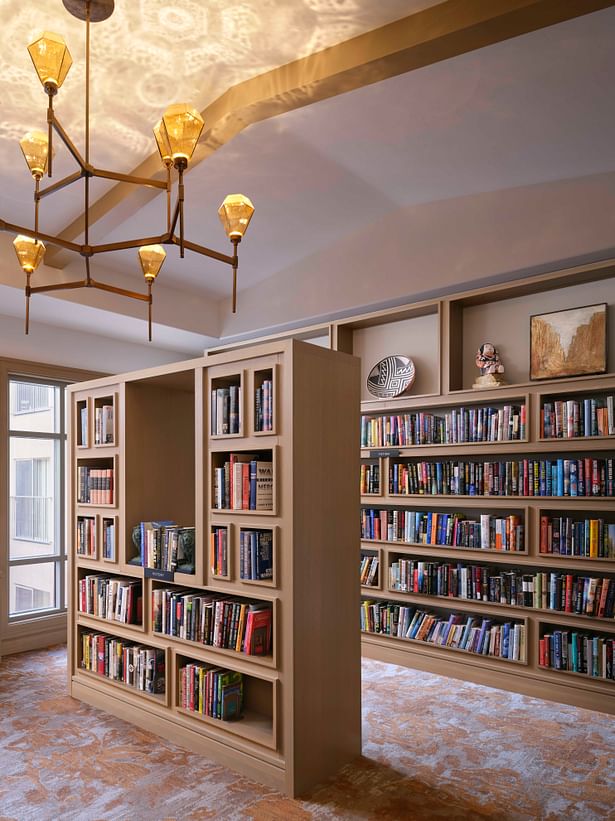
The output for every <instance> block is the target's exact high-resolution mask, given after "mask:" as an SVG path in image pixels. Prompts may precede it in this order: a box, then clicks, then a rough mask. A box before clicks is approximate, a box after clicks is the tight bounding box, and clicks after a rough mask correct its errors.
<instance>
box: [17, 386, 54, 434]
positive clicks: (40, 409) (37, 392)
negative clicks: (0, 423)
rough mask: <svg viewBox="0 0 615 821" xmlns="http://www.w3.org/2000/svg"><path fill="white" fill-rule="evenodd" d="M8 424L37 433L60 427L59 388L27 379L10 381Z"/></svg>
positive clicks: (51, 431)
mask: <svg viewBox="0 0 615 821" xmlns="http://www.w3.org/2000/svg"><path fill="white" fill-rule="evenodd" d="M9 428H10V429H11V430H27V431H33V432H36V433H58V432H59V430H60V389H59V388H58V387H57V386H56V385H41V384H39V383H38V382H28V381H27V380H25V379H22V380H20V379H11V380H10V382H9Z"/></svg>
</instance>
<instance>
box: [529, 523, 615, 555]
mask: <svg viewBox="0 0 615 821" xmlns="http://www.w3.org/2000/svg"><path fill="white" fill-rule="evenodd" d="M539 550H540V552H541V553H553V554H557V555H559V556H582V557H585V558H591V559H614V558H615V523H613V522H607V521H605V520H604V519H591V518H587V519H580V520H574V519H572V518H571V517H570V516H550V515H548V514H543V515H542V516H541V517H540V543H539Z"/></svg>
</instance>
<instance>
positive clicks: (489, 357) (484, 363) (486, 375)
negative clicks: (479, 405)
mask: <svg viewBox="0 0 615 821" xmlns="http://www.w3.org/2000/svg"><path fill="white" fill-rule="evenodd" d="M474 361H475V362H476V367H477V368H478V369H479V370H480V376H479V377H477V379H476V382H475V383H474V384H473V385H472V387H473V388H497V387H499V386H500V385H505V384H506V381H505V380H504V377H503V376H502V374H503V373H504V365H503V364H502V360H501V359H500V355H499V353H498V350H497V348H496V347H495V345H494V344H493V342H483V344H482V345H481V346H480V348H479V349H478V351H477V352H476V359H475V360H474Z"/></svg>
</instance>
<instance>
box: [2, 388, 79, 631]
mask: <svg viewBox="0 0 615 821" xmlns="http://www.w3.org/2000/svg"><path fill="white" fill-rule="evenodd" d="M64 402H65V396H64V386H63V385H62V384H60V383H51V382H42V381H41V380H36V379H29V378H27V377H11V378H10V379H9V431H8V436H9V507H10V528H9V617H10V618H11V620H14V619H19V618H22V619H23V618H31V617H32V616H33V615H34V614H36V613H42V612H45V613H54V612H61V611H63V610H65V573H66V545H65V543H64V489H63V488H64V475H65V459H66V456H65V450H66V430H65V410H64Z"/></svg>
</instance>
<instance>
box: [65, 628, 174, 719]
mask: <svg viewBox="0 0 615 821" xmlns="http://www.w3.org/2000/svg"><path fill="white" fill-rule="evenodd" d="M86 637H87V639H86ZM135 639H136V640H135ZM86 641H87V644H88V649H87V651H86V646H85V645H86ZM112 642H118V643H119V645H120V649H121V650H122V657H121V661H119V660H118V662H117V664H118V665H119V666H118V672H117V675H118V676H122V675H123V671H124V669H125V668H127V667H135V670H134V672H133V671H131V674H133V675H134V678H135V681H136V680H137V677H138V678H139V680H140V681H141V682H142V683H143V682H144V681H145V680H146V678H149V679H150V680H151V682H152V683H151V686H152V688H153V691H152V692H150V691H148V690H145V689H141V688H140V687H139V686H138V684H132V683H127V682H126V681H124V680H123V678H121V677H118V678H111V677H109V676H108V675H106V674H105V673H104V672H101V671H102V670H103V669H107V670H108V669H109V665H110V664H111V663H112V662H111V659H112V655H113V652H114V650H115V649H116V648H117V645H113V644H112ZM131 648H136V649H134V650H132V654H131V656H132V657H130V656H129V655H128V652H130V649H131ZM118 659H119V654H118ZM168 661H169V658H168V651H167V650H165V649H163V648H160V647H155V646H146V645H144V644H142V643H141V642H140V641H139V640H138V637H135V636H133V637H131V638H130V639H124V638H120V637H118V635H114V633H113V631H111V630H110V629H109V627H107V629H106V630H98V629H94V630H92V629H90V628H89V627H85V626H83V625H78V628H77V658H76V664H77V668H76V672H77V673H78V674H80V675H83V676H86V677H92V678H94V679H95V680H96V681H101V682H104V683H105V684H109V685H112V686H114V687H119V688H121V689H124V690H128V691H130V692H131V693H135V694H136V695H138V696H141V697H143V698H147V699H150V700H152V701H154V702H156V703H157V704H160V705H164V706H168V691H169V687H168V669H169V665H168ZM93 666H95V667H96V669H92V668H93ZM146 671H147V672H146Z"/></svg>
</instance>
